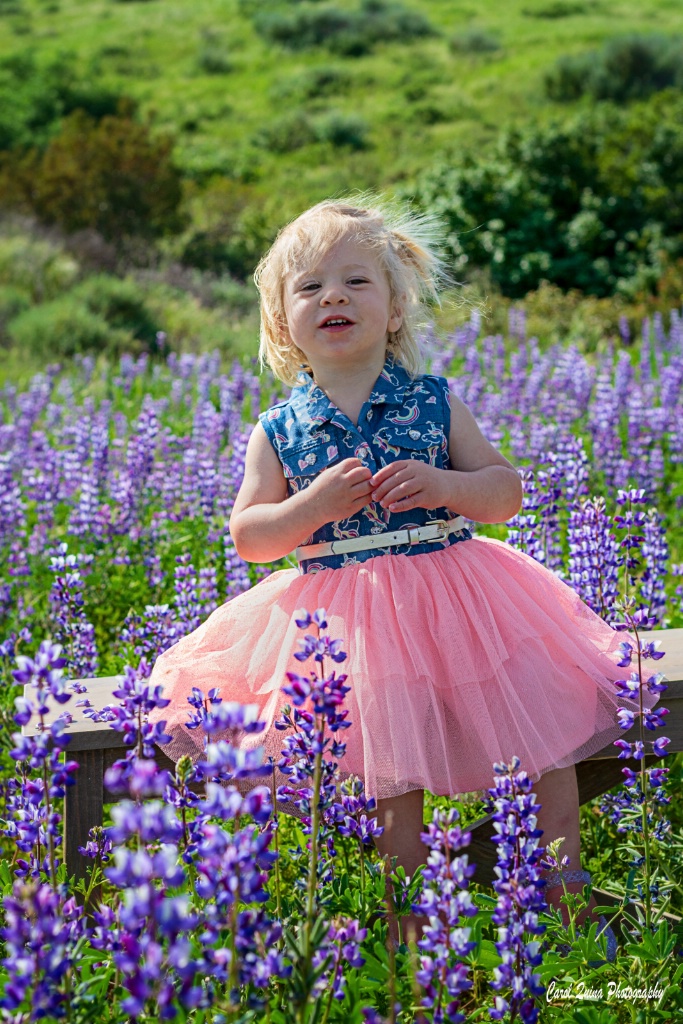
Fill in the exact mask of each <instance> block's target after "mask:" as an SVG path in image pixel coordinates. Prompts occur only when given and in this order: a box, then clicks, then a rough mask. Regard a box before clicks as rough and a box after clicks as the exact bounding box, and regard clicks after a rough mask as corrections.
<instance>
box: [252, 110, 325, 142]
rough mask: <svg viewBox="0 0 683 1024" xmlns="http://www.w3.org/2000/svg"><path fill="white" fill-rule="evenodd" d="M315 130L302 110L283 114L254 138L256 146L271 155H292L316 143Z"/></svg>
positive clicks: (260, 130)
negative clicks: (297, 150)
mask: <svg viewBox="0 0 683 1024" xmlns="http://www.w3.org/2000/svg"><path fill="white" fill-rule="evenodd" d="M315 138H316V135H315V130H314V128H313V125H312V124H311V122H310V120H309V119H308V117H307V116H306V114H305V113H304V112H303V111H302V110H293V111H291V112H290V113H288V114H283V115H282V116H281V117H280V118H278V120H277V121H273V123H272V124H269V125H265V126H264V127H263V128H261V129H259V131H258V132H257V133H256V135H255V136H254V144H255V145H257V146H260V147H261V148H262V149H267V150H269V151H270V152H271V153H291V152H293V151H294V150H295V149H301V148H302V146H308V145H310V143H311V142H315Z"/></svg>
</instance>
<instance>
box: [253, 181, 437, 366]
mask: <svg viewBox="0 0 683 1024" xmlns="http://www.w3.org/2000/svg"><path fill="white" fill-rule="evenodd" d="M442 234H443V229H442V228H441V226H440V224H439V223H438V221H437V220H436V218H434V217H432V216H430V215H425V214H415V213H413V212H412V211H411V210H409V209H408V208H407V207H405V206H403V205H401V204H399V203H398V202H397V201H395V200H390V199H388V198H386V197H381V196H378V195H376V194H372V193H367V192H366V193H360V194H355V195H354V196H352V197H350V198H349V200H348V201H344V200H336V199H326V200H325V201H324V202H322V203H317V205H316V206H312V207H311V208H310V209H309V210H306V211H305V213H302V214H301V215H300V216H299V217H297V218H296V219H295V220H293V221H291V222H290V223H289V224H287V225H286V226H285V227H284V228H282V229H281V231H280V232H279V233H278V235H277V238H276V239H275V241H274V242H273V244H272V246H271V247H270V249H269V250H268V252H267V253H266V254H265V256H264V257H263V258H262V259H261V261H260V263H259V265H258V266H257V268H256V270H255V272H254V281H255V282H256V287H257V288H258V290H259V293H260V296H261V340H260V345H259V360H260V364H261V368H262V369H263V367H264V366H265V365H269V366H270V367H271V369H272V371H273V373H274V374H275V376H276V377H278V378H279V379H280V380H281V381H283V382H284V383H285V384H289V385H294V384H296V383H297V374H298V373H299V372H300V370H301V369H304V370H309V371H310V370H311V367H310V366H309V364H308V362H307V360H306V356H305V355H304V353H303V352H302V351H301V349H299V348H298V347H297V346H296V344H295V343H294V341H293V340H292V341H291V343H289V342H287V341H286V340H284V339H283V337H282V333H281V332H282V331H283V329H286V327H287V318H286V316H285V307H284V282H285V277H286V276H287V275H288V274H291V273H292V272H296V271H300V270H303V269H306V268H308V267H311V268H313V267H315V266H316V264H317V262H318V261H319V260H320V259H321V258H322V257H323V256H324V254H325V253H326V252H328V251H329V249H330V248H332V246H333V245H335V244H336V243H337V242H339V241H340V240H341V239H342V238H346V237H351V238H353V240H354V241H356V242H358V243H360V244H362V245H366V246H367V247H368V248H369V249H370V250H371V251H372V252H373V253H374V255H375V256H376V258H377V260H378V262H379V264H380V266H381V267H382V269H383V270H384V272H385V274H386V277H387V281H388V283H389V289H390V295H391V304H392V306H398V307H400V309H401V311H402V314H403V318H402V323H401V326H400V328H399V330H398V331H395V332H393V333H390V334H389V339H388V342H387V352H388V353H390V354H391V355H393V356H394V358H395V359H396V360H397V361H400V362H401V364H402V365H403V366H404V367H405V369H406V370H407V371H408V373H409V374H410V375H411V376H412V377H416V376H417V375H418V374H419V373H420V372H421V371H422V355H421V353H420V349H419V347H418V344H417V340H416V337H415V332H416V330H417V328H418V326H419V325H420V321H422V320H423V318H424V319H426V318H427V309H426V303H427V301H429V300H432V301H434V302H436V303H437V304H438V303H439V288H440V286H441V285H442V284H446V283H448V281H449V277H448V274H447V273H446V270H445V266H444V262H443V260H442V257H441V256H440V254H439V238H440V237H441V236H442Z"/></svg>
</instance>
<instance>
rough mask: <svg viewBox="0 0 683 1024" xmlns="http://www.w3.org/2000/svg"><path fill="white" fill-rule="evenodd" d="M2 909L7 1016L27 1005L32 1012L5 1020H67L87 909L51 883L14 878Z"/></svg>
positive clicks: (2, 1000)
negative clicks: (74, 968) (57, 891)
mask: <svg viewBox="0 0 683 1024" xmlns="http://www.w3.org/2000/svg"><path fill="white" fill-rule="evenodd" d="M3 909H4V913H5V926H4V928H2V929H0V938H2V940H3V941H4V943H5V953H6V955H5V957H4V959H3V961H2V964H3V967H4V968H5V970H6V971H7V981H6V983H5V987H4V991H3V994H2V996H0V1008H1V1009H2V1010H3V1016H5V1015H6V1014H8V1013H9V1012H11V1011H13V1010H20V1009H22V1008H23V1007H25V1006H28V1007H29V1013H28V1015H24V1014H21V1015H19V1016H18V1018H9V1017H8V1016H5V1019H6V1020H7V1019H22V1020H29V1019H30V1020H40V1019H48V1018H50V1017H53V1018H57V1019H60V1018H62V1019H63V1018H64V1017H65V1015H66V1008H67V1004H68V1002H69V1001H70V999H71V986H70V984H69V978H68V975H69V973H70V972H71V970H72V965H73V963H74V961H75V960H76V959H77V956H78V950H79V948H81V947H82V943H83V939H84V937H85V936H86V934H87V926H86V920H85V917H84V915H83V912H82V907H79V906H78V905H77V903H76V900H75V898H74V897H71V898H70V899H68V900H66V901H65V902H63V901H62V898H61V896H60V895H59V894H58V893H56V892H55V891H54V889H53V888H52V887H51V886H50V885H47V884H45V883H41V882H40V881H38V880H37V879H34V880H32V881H21V880H17V881H15V883H14V885H13V888H12V895H11V896H5V897H4V899H3Z"/></svg>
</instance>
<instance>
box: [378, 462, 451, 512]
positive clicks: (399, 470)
mask: <svg viewBox="0 0 683 1024" xmlns="http://www.w3.org/2000/svg"><path fill="white" fill-rule="evenodd" d="M371 482H372V500H373V501H378V502H379V503H380V505H381V506H382V508H388V509H389V511H390V512H407V511H409V510H410V509H411V508H440V507H441V506H442V505H444V504H445V502H444V489H443V482H444V480H443V470H442V469H439V468H438V467H437V466H430V465H428V464H427V463H426V462H420V461H419V460H417V459H399V460H398V461H397V462H392V463H391V464H390V465H388V466H382V468H381V469H380V470H378V471H377V472H376V473H375V475H374V477H373V478H372V481H371Z"/></svg>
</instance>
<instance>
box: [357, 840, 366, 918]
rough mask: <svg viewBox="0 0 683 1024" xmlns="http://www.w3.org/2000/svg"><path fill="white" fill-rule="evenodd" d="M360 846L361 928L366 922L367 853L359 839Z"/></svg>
mask: <svg viewBox="0 0 683 1024" xmlns="http://www.w3.org/2000/svg"><path fill="white" fill-rule="evenodd" d="M358 845H359V846H360V907H361V911H360V912H361V922H360V925H361V928H362V927H363V925H364V924H365V854H364V852H363V840H362V839H359V840H358Z"/></svg>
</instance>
